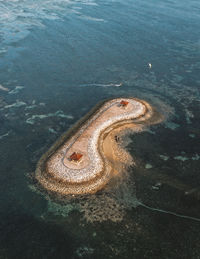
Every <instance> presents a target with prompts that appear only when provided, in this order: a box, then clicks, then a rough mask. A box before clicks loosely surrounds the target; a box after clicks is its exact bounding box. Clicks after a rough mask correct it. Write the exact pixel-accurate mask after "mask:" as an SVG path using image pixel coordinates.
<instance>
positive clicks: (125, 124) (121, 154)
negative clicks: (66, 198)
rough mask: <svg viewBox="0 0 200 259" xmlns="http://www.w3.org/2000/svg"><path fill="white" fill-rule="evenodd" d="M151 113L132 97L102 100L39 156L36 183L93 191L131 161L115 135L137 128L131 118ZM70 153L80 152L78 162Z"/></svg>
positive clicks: (62, 192) (79, 191) (56, 188)
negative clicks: (121, 103) (100, 103)
mask: <svg viewBox="0 0 200 259" xmlns="http://www.w3.org/2000/svg"><path fill="white" fill-rule="evenodd" d="M122 100H126V101H127V102H128V105H127V106H126V107H122V106H121V105H120V102H121V101H122ZM151 116H152V109H151V106H150V105H149V104H147V103H146V102H144V101H140V100H136V99H134V98H116V99H113V100H109V101H106V102H104V103H103V104H102V105H100V106H99V107H98V109H97V110H96V111H94V113H93V114H91V116H90V117H89V119H87V120H86V121H85V123H84V122H83V123H82V125H80V127H79V128H77V129H76V131H74V132H73V131H72V134H71V136H70V137H69V138H68V139H67V140H64V141H63V142H64V143H62V144H61V145H60V146H59V147H57V146H56V145H55V147H54V149H53V148H51V149H50V151H49V152H47V154H45V155H44V156H43V157H42V158H41V159H40V161H39V162H38V166H37V169H36V175H35V176H36V179H37V181H38V183H39V184H40V185H42V187H43V188H45V189H46V190H47V191H50V192H53V193H56V194H60V195H68V194H86V193H94V192H96V191H97V190H99V189H101V188H102V187H103V186H105V185H106V184H107V182H108V181H109V179H110V178H111V177H113V173H114V174H117V173H119V171H121V170H122V168H123V167H124V166H125V165H127V166H128V165H130V164H131V163H132V158H131V156H130V155H129V154H128V153H127V152H126V151H125V150H124V149H122V148H121V147H120V145H119V143H117V142H118V141H116V139H115V138H116V136H117V135H118V134H120V132H121V131H124V130H126V129H130V128H131V129H132V130H133V131H134V130H138V129H137V127H138V126H136V125H134V124H133V123H134V121H137V122H138V121H141V122H145V121H146V120H148V119H149V118H151ZM66 135H67V134H66ZM62 138H64V137H62ZM73 152H79V153H81V154H82V156H83V157H82V158H81V159H80V161H78V162H75V161H71V160H70V159H69V157H70V155H71V154H72V153H73Z"/></svg>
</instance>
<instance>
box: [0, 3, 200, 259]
mask: <svg viewBox="0 0 200 259" xmlns="http://www.w3.org/2000/svg"><path fill="white" fill-rule="evenodd" d="M199 24H200V4H199V1H197V0H191V1H186V0H182V1H181V0H172V1H164V0H158V1H153V0H150V1H146V0H140V1H139V0H134V1H130V0H128V1H122V0H113V1H108V0H102V1H97V0H90V1H89V0H86V1H85V0H81V1H70V0H69V1H65V0H59V1H56V0H52V1H48V0H43V1H41V0H37V1H32V0H26V1H22V0H15V1H13V0H8V1H1V0H0V125H1V126H0V166H1V167H0V186H1V188H0V197H1V198H0V258H26V259H27V258H123V259H124V258H137V259H138V258H195V259H196V258H199V257H200V245H199V244H200V234H199V233H200V171H199V170H200V144H199V138H200V130H199V129H200V115H199V110H200V77H199V73H200V72H199V71H200V36H199V35H200V27H199ZM118 96H131V97H132V96H133V97H137V98H140V99H144V100H146V101H147V102H149V103H150V104H151V105H152V106H154V107H155V108H156V109H157V111H159V112H160V113H161V114H162V115H163V116H164V120H163V122H162V123H160V124H156V125H152V126H150V127H147V128H146V129H145V130H144V131H143V132H140V133H136V134H132V135H129V136H126V137H123V145H125V146H126V149H127V150H128V151H129V152H130V154H131V155H132V157H133V160H134V162H135V165H134V166H132V167H131V168H129V170H128V171H125V172H124V176H121V178H120V177H119V178H118V179H115V180H113V181H111V182H110V185H109V186H107V189H105V190H103V191H102V192H98V193H97V194H96V195H92V196H90V197H82V198H81V199H80V200H72V201H68V202H58V201H57V200H56V199H49V198H48V196H47V195H46V194H44V193H41V192H39V191H38V190H37V188H35V185H34V181H33V180H32V179H30V175H32V173H33V172H34V171H35V168H36V164H37V161H38V160H39V158H40V157H41V155H42V154H44V153H45V152H46V151H47V150H48V149H49V148H50V147H51V145H52V144H53V143H54V142H55V140H57V139H58V138H59V136H61V134H62V133H64V132H65V131H66V130H68V129H69V128H70V127H71V126H72V125H73V124H74V123H75V122H76V121H77V120H78V119H80V118H81V117H82V116H84V115H85V114H86V113H87V112H88V111H89V110H90V109H91V108H92V107H93V106H95V105H96V104H97V103H98V102H99V101H101V100H103V99H105V98H112V97H113V98H115V97H118ZM113 201H114V202H113ZM116 207H117V208H118V209H117V210H116ZM115 212H117V213H118V214H116V213H115Z"/></svg>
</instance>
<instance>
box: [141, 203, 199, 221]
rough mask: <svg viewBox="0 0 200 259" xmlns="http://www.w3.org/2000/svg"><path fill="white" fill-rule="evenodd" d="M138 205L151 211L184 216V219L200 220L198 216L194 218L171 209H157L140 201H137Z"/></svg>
mask: <svg viewBox="0 0 200 259" xmlns="http://www.w3.org/2000/svg"><path fill="white" fill-rule="evenodd" d="M138 205H140V206H142V207H144V208H146V209H149V210H152V211H157V212H162V213H165V214H169V215H173V216H176V217H179V218H184V219H190V220H194V221H198V222H200V218H195V217H190V216H186V215H183V214H178V213H175V212H172V211H167V210H162V209H158V208H153V207H150V206H148V205H146V204H144V203H141V202H139V201H138Z"/></svg>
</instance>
